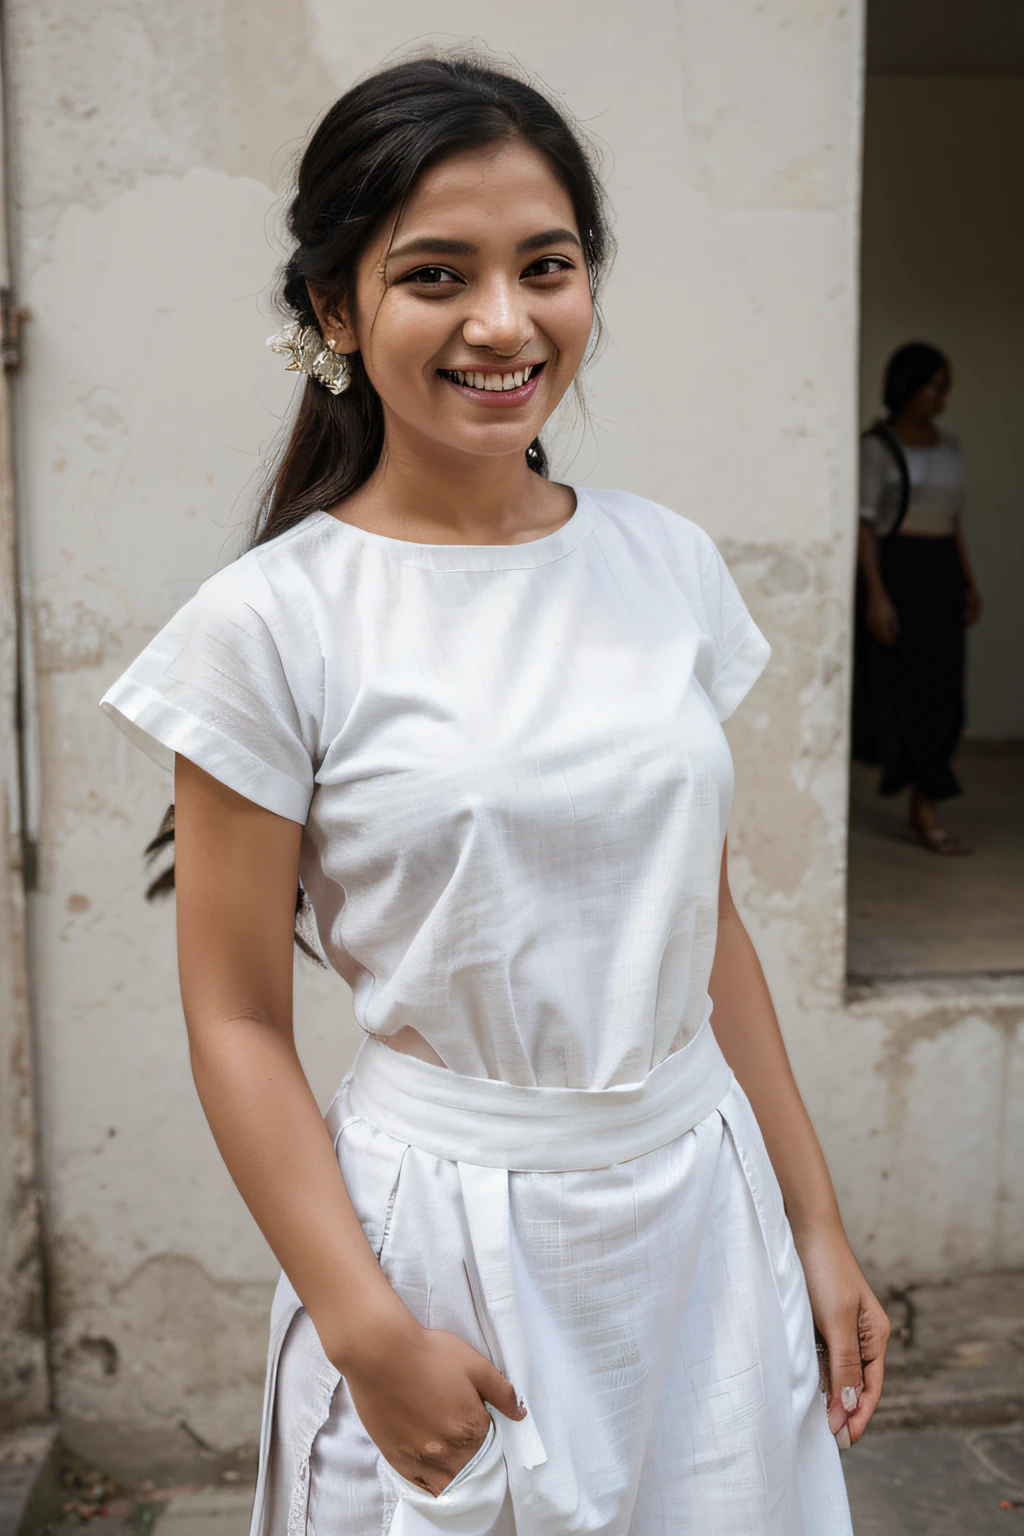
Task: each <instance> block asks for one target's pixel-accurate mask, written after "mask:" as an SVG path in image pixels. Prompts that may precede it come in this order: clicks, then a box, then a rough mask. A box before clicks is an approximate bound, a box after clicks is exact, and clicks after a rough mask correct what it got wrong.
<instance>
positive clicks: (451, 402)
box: [324, 139, 593, 457]
mask: <svg viewBox="0 0 1024 1536" xmlns="http://www.w3.org/2000/svg"><path fill="white" fill-rule="evenodd" d="M592 321H593V301H592V298H591V292H590V281H589V277H588V274H587V269H586V264H585V262H584V259H583V251H582V248H581V245H580V240H579V231H578V229H577V228H576V219H575V215H574V213H573V207H572V202H571V200H570V198H569V195H568V193H567V192H566V190H565V188H564V187H563V186H562V184H561V182H560V181H559V180H558V178H557V177H556V176H555V175H554V173H553V172H552V170H551V168H550V166H549V165H548V162H547V161H546V160H545V159H544V157H543V156H542V155H540V154H538V153H537V151H536V150H534V149H532V148H531V147H530V146H529V145H527V144H525V143H523V142H522V141H521V140H519V139H512V140H507V141H505V142H503V143H501V144H497V145H490V146H488V147H487V148H486V149H484V150H480V151H473V152H471V153H467V154H462V155H457V156H453V157H452V158H451V159H449V160H445V161H443V162H442V163H441V164H439V165H437V166H435V167H434V168H433V169H432V170H429V171H427V172H426V173H425V174H424V175H423V177H422V178H421V179H420V181H419V182H418V183H417V185H416V187H415V189H414V191H413V193H412V195H411V196H410V197H409V199H408V201H407V202H406V205H405V207H404V208H403V209H402V212H401V214H400V216H399V218H398V220H397V223H395V222H394V221H393V220H389V221H388V223H387V225H386V226H385V227H382V228H381V229H380V230H379V232H378V234H377V235H376V236H375V237H374V238H373V240H372V241H371V242H370V245H369V248H368V249H367V250H366V251H365V253H364V255H363V257H362V259H361V261H360V263H359V268H358V272H357V278H356V291H355V304H354V308H353V311H352V313H351V317H350V324H348V325H347V324H345V323H344V322H339V323H337V324H334V325H332V324H330V323H328V324H327V325H325V327H324V329H325V334H326V335H327V336H328V338H330V337H335V338H336V339H337V350H338V351H339V352H343V351H351V350H352V349H353V347H355V348H357V349H358V350H359V351H360V352H361V353H362V358H363V363H364V365H365V367H366V372H367V374H368V375H369V378H370V381H371V383H372V384H373V386H374V388H375V389H376V391H377V393H378V394H379V395H380V398H381V400H382V401H383V404H384V413H385V421H386V427H387V432H388V439H389V445H390V446H391V447H392V448H394V446H395V444H396V439H398V438H401V439H402V440H403V441H404V442H405V443H406V444H408V445H409V446H412V445H413V444H414V443H416V442H417V441H418V443H419V446H420V447H421V448H424V449H426V448H429V447H433V449H434V450H437V449H438V448H440V449H442V450H443V451H444V452H445V453H446V454H448V453H450V452H451V450H453V449H454V450H455V451H456V452H458V453H465V454H474V455H482V456H487V457H497V456H500V455H506V454H514V453H523V452H524V451H525V449H526V448H527V447H528V446H529V444H530V443H531V442H532V441H533V439H534V438H535V437H536V436H537V434H538V432H539V431H540V428H541V427H542V426H543V424H544V422H545V421H546V420H547V419H548V417H549V416H550V415H551V413H552V411H553V410H554V409H555V406H556V405H557V404H558V402H559V400H560V399H561V398H562V396H563V395H564V394H565V392H566V390H567V389H568V388H569V385H570V384H571V383H572V380H573V378H574V376H575V374H576V371H577V369H578V368H579V366H580V363H581V362H582V360H583V356H584V353H585V351H586V348H587V342H588V339H589V336H590V329H591V324H592Z"/></svg>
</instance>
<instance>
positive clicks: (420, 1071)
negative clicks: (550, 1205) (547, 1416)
mask: <svg viewBox="0 0 1024 1536" xmlns="http://www.w3.org/2000/svg"><path fill="white" fill-rule="evenodd" d="M709 1012H710V1010H709ZM732 1081H733V1078H732V1072H731V1071H730V1069H729V1066H728V1063H727V1062H726V1060H725V1057H724V1056H723V1055H722V1052H721V1050H720V1049H719V1046H718V1042H717V1041H716V1039H715V1036H714V1033H713V1031H712V1029H711V1024H710V1022H709V1017H708V1016H705V1018H704V1021H703V1023H702V1024H701V1027H700V1029H699V1030H698V1031H697V1034H696V1035H695V1036H694V1038H693V1039H692V1040H691V1041H690V1042H689V1044H687V1045H685V1046H683V1048H682V1049H681V1050H679V1051H675V1052H674V1053H673V1054H672V1055H671V1056H669V1057H668V1059H667V1060H665V1061H663V1062H662V1063H661V1064H660V1066H657V1067H655V1068H654V1070H653V1071H651V1072H649V1073H648V1074H647V1076H646V1077H645V1078H644V1080H643V1081H642V1082H639V1083H626V1084H623V1085H621V1086H616V1087H613V1088H531V1087H521V1086H518V1085H516V1084H512V1083H501V1082H495V1081H494V1080H493V1079H491V1078H476V1077H463V1076H461V1075H459V1074H458V1073H455V1072H451V1071H449V1070H448V1069H447V1068H446V1067H438V1066H432V1065H431V1064H430V1063H429V1062H424V1061H420V1060H419V1059H418V1058H417V1057H414V1056H406V1055H405V1054H403V1053H401V1052H399V1051H395V1050H392V1049H391V1047H390V1046H388V1045H385V1044H383V1042H382V1041H380V1040H377V1039H375V1038H374V1037H373V1036H369V1037H368V1038H367V1039H366V1040H365V1041H364V1042H363V1044H362V1046H361V1047H360V1049H359V1053H358V1055H357V1056H356V1060H355V1064H354V1066H353V1068H352V1073H351V1075H350V1078H349V1084H348V1099H347V1105H346V1106H345V1111H344V1115H345V1118H348V1117H350V1116H356V1117H357V1118H359V1119H364V1120H368V1121H370V1122H371V1123H372V1124H373V1125H376V1126H377V1127H379V1129H380V1130H382V1131H384V1132H386V1134H387V1135H389V1136H393V1137H395V1139H396V1140H398V1141H402V1142H405V1143H407V1144H408V1145H410V1146H415V1147H419V1148H421V1149H422V1150H423V1151H425V1152H429V1153H431V1154H432V1155H433V1156H435V1157H440V1158H444V1159H445V1160H446V1161H448V1162H453V1163H455V1164H457V1166H458V1170H459V1179H460V1183H461V1186H462V1195H463V1201H464V1205H465V1211H466V1220H467V1225H468V1229H469V1237H470V1242H471V1244H472V1248H473V1257H474V1259H475V1261H476V1267H477V1272H478V1274H479V1277H480V1285H481V1289H482V1291H483V1298H482V1299H483V1300H484V1302H485V1303H486V1309H487V1313H488V1315H489V1318H490V1321H491V1324H492V1326H493V1329H494V1333H495V1335H496V1339H497V1343H498V1346H499V1349H500V1353H501V1356H502V1358H501V1360H500V1362H499V1364H500V1365H501V1367H502V1369H503V1370H504V1372H505V1375H506V1376H507V1377H508V1379H509V1380H510V1381H511V1382H512V1384H513V1386H514V1387H515V1388H516V1391H517V1392H518V1393H519V1395H520V1397H521V1398H522V1399H523V1401H524V1402H525V1403H526V1405H527V1409H529V1402H530V1381H529V1351H528V1350H527V1348H526V1340H525V1337H524V1328H523V1321H522V1316H521V1314H520V1310H519V1308H518V1306H517V1304H516V1296H515V1285H514V1280H513V1271H512V1258H511V1250H510V1226H509V1191H508V1176H509V1173H511V1172H521V1173H558V1172H570V1171H578V1170H584V1169H591V1168H609V1167H611V1166H612V1165H613V1164H615V1163H624V1162H629V1161H630V1160H631V1159H632V1158H635V1157H643V1156H644V1155H645V1154H646V1153H648V1152H654V1151H656V1150H657V1148H659V1147H664V1146H667V1145H668V1144H669V1142H672V1141H675V1140H676V1139H677V1138H678V1137H679V1136H682V1135H684V1134H685V1133H686V1132H687V1131H689V1130H692V1129H693V1127H694V1126H696V1125H699V1124H700V1122H701V1121H702V1120H705V1119H706V1118H707V1117H708V1115H710V1114H712V1113H713V1112H714V1111H715V1110H716V1109H717V1108H718V1106H719V1105H720V1104H721V1103H722V1100H723V1099H724V1098H725V1096H726V1095H727V1093H728V1092H729V1089H730V1087H731V1086H732ZM333 1109H334V1106H332V1109H331V1110H329V1111H328V1115H327V1123H328V1127H329V1129H330V1130H331V1133H332V1135H333V1136H335V1137H336V1136H337V1134H338V1132H339V1130H340V1129H341V1124H340V1119H339V1123H337V1124H334V1123H332V1112H333ZM341 1113H342V1111H341V1109H340V1106H339V1115H340V1114H341ZM500 1442H501V1444H500V1445H499V1447H498V1449H497V1451H496V1454H498V1455H499V1456H500V1453H501V1451H502V1450H503V1451H504V1459H505V1462H506V1463H507V1465H508V1476H509V1481H510V1482H511V1483H512V1484H513V1490H514V1491H518V1492H519V1493H520V1496H521V1498H522V1500H523V1502H524V1503H526V1504H528V1502H529V1492H528V1488H525V1487H523V1485H522V1483H521V1480H520V1478H519V1475H518V1474H519V1469H522V1470H524V1471H529V1470H530V1469H531V1468H533V1467H538V1466H540V1465H542V1463H543V1462H545V1461H546V1460H547V1453H546V1451H545V1449H544V1445H543V1443H542V1441H541V1438H540V1434H539V1433H538V1430H537V1427H536V1425H535V1424H534V1421H533V1417H532V1415H531V1414H529V1412H528V1414H527V1417H526V1418H525V1419H523V1420H521V1421H520V1422H518V1423H517V1422H514V1421H513V1420H510V1419H506V1418H504V1417H501V1420H500ZM475 1482H476V1479H475V1478H472V1477H471V1478H470V1479H468V1481H467V1482H466V1483H464V1484H462V1485H460V1486H461V1489H462V1490H464V1491H463V1494H462V1497H463V1499H464V1500H465V1502H466V1503H467V1506H468V1504H469V1503H470V1502H471V1500H472V1498H473V1496H474V1494H473V1490H472V1487H471V1485H472V1484H473V1483H475ZM492 1482H493V1479H492ZM399 1484H400V1492H401V1498H402V1502H403V1503H404V1504H406V1506H407V1508H408V1514H407V1515H403V1517H402V1518H403V1519H404V1520H405V1522H406V1523H405V1524H404V1525H403V1524H402V1521H401V1520H399V1518H398V1517H397V1516H396V1523H394V1524H393V1525H392V1527H391V1533H392V1536H400V1532H406V1533H407V1536H413V1532H421V1531H422V1532H426V1531H427V1530H437V1531H444V1530H448V1531H454V1530H460V1531H465V1532H466V1533H467V1536H469V1533H471V1532H472V1533H474V1536H475V1532H476V1531H477V1530H479V1532H480V1533H484V1532H486V1531H488V1530H490V1529H491V1524H490V1523H489V1522H492V1521H493V1520H494V1518H495V1517H496V1514H497V1509H500V1499H499V1503H498V1506H497V1508H495V1507H494V1505H493V1498H490V1497H489V1498H486V1499H484V1500H483V1502H482V1503H481V1504H480V1506H479V1508H478V1511H477V1516H476V1517H474V1516H473V1515H472V1514H470V1515H469V1518H468V1523H467V1524H465V1525H459V1524H458V1523H457V1522H454V1521H453V1520H452V1516H453V1515H454V1513H455V1510H454V1508H453V1507H452V1506H453V1505H454V1504H456V1503H457V1502H459V1500H457V1499H455V1498H453V1499H452V1501H451V1504H448V1503H447V1501H446V1496H444V1495H442V1498H441V1499H440V1500H431V1498H430V1496H429V1495H428V1494H425V1493H421V1497H420V1499H417V1498H416V1497H415V1495H416V1493H417V1490H416V1489H415V1488H414V1487H413V1486H412V1485H411V1484H407V1483H406V1484H401V1481H400V1480H399ZM482 1491H483V1489H482V1486H481V1492H482ZM452 1492H453V1494H455V1493H456V1492H458V1490H456V1488H455V1485H453V1489H452ZM500 1492H501V1494H502V1495H503V1493H504V1484H503V1482H502V1485H501V1490H500ZM517 1502H518V1500H517ZM416 1506H418V1507H416ZM424 1522H425V1523H424Z"/></svg>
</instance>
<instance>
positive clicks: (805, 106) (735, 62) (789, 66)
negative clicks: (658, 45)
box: [675, 0, 859, 212]
mask: <svg viewBox="0 0 1024 1536" xmlns="http://www.w3.org/2000/svg"><path fill="white" fill-rule="evenodd" d="M675 9H676V17H677V28H678V38H679V55H680V64H681V69H682V75H683V115H684V121H685V125H686V132H687V137H688V139H689V143H690V150H691V155H692V160H693V170H694V176H695V179H696V181H697V184H698V186H699V188H700V190H701V191H702V192H703V194H704V196H705V197H706V198H707V200H708V201H709V202H711V203H713V204H716V205H718V206H721V207H726V208H765V209H767V208H788V209H794V210H800V211H807V212H820V211H822V210H825V209H838V208H842V207H844V206H845V204H846V202H847V200H848V198H849V194H850V188H849V181H848V175H847V167H848V143H849V142H851V141H852V137H853V135H854V134H855V133H856V132H857V131H858V130H857V126H856V123H855V119H854V114H853V111H852V110H851V111H850V112H849V117H848V121H847V122H846V123H845V124H843V125H841V126H840V125H837V120H836V105H835V100H834V95H833V90H832V84H831V82H832V80H833V79H834V78H835V73H836V71H837V70H839V69H842V68H843V65H844V63H845V65H846V68H847V69H848V70H850V71H852V70H853V68H854V64H855V60H856V56H857V48H858V46H859V42H858V34H857V22H858V16H857V13H856V7H855V6H836V5H834V4H827V3H825V0H821V3H815V0H777V3H774V4H772V5H765V4H763V3H762V0H721V3H719V4H716V5H708V4H707V3H706V0H675ZM738 37H742V38H743V39H744V45H743V47H742V48H737V47H736V39H737V38H738ZM796 80H799V81H800V89H799V90H795V89H794V86H793V83H794V81H796ZM851 108H852V103H851ZM837 126H840V131H839V133H838V134H837Z"/></svg>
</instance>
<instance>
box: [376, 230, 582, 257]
mask: <svg viewBox="0 0 1024 1536" xmlns="http://www.w3.org/2000/svg"><path fill="white" fill-rule="evenodd" d="M565 242H568V243H569V244H570V245H574V246H576V248H577V250H579V249H581V247H580V242H579V240H578V239H577V238H576V236H575V235H574V234H573V232H572V230H571V229H545V230H542V231H541V233H540V234H539V235H527V237H526V239H525V240H520V242H519V244H518V245H517V246H516V250H517V252H520V253H522V252H526V251H539V250H541V249H543V247H544V246H545V245H559V244H562V243H565ZM479 249H480V247H479V246H478V245H472V244H471V243H470V242H469V241H468V240H444V239H442V238H441V236H440V235H421V236H420V238H419V239H418V240H409V241H407V242H406V244H405V245H399V246H397V247H396V248H395V249H394V250H393V251H389V252H388V258H387V259H388V261H397V260H398V259H399V257H402V256H476V255H477V253H478V252H479Z"/></svg>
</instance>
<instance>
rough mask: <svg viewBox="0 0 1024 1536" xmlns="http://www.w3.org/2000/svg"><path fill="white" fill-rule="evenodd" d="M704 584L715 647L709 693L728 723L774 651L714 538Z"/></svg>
mask: <svg viewBox="0 0 1024 1536" xmlns="http://www.w3.org/2000/svg"><path fill="white" fill-rule="evenodd" d="M701 585H702V592H703V599H704V615H705V619H706V622H707V625H708V628H709V630H710V632H711V638H712V644H713V648H714V654H713V658H712V666H711V671H710V675H709V681H708V682H707V684H706V685H705V691H706V692H707V695H708V697H709V698H710V700H711V702H712V704H713V705H714V707H715V712H716V714H717V715H718V718H719V720H727V719H728V718H729V716H730V715H731V714H732V713H733V711H734V710H735V709H736V708H737V707H738V705H739V704H741V703H742V701H743V700H744V699H745V698H746V696H747V694H748V693H749V692H750V690H751V688H752V687H753V686H754V684H755V683H756V682H757V679H758V678H759V677H760V676H761V673H762V672H763V671H764V669H765V667H766V666H767V664H768V658H769V657H770V656H771V653H772V650H771V646H770V645H769V644H768V641H767V640H766V639H765V637H764V635H762V633H761V631H760V630H759V629H758V627H757V625H756V624H755V623H754V621H753V619H752V618H751V617H750V614H749V613H748V612H747V609H746V605H745V603H744V601H743V599H742V597H741V596H740V594H739V588H738V587H737V586H736V583H735V582H734V581H733V579H732V576H731V575H730V573H729V568H728V566H727V565H726V563H725V561H724V560H723V559H722V556H721V555H720V554H719V552H718V550H717V549H716V547H715V545H714V544H713V543H712V541H711V540H710V539H707V544H706V550H705V561H704V567H703V573H702V578H701Z"/></svg>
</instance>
